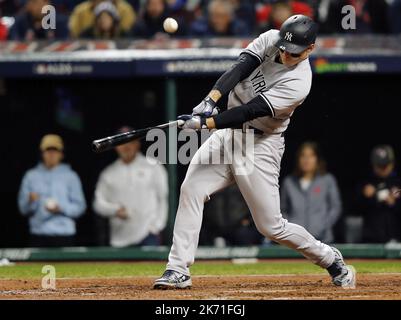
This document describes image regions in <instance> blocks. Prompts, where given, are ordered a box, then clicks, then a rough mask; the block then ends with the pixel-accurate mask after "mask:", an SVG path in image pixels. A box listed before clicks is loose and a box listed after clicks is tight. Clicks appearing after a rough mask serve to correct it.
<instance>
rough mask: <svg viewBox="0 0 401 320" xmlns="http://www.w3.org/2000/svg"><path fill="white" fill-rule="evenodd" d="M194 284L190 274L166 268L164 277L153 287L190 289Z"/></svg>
mask: <svg viewBox="0 0 401 320" xmlns="http://www.w3.org/2000/svg"><path fill="white" fill-rule="evenodd" d="M191 286H192V280H191V277H190V276H186V275H185V274H182V273H180V272H178V271H174V270H166V271H165V272H164V273H163V275H162V277H161V278H159V279H157V280H156V281H155V283H154V284H153V289H189V288H191Z"/></svg>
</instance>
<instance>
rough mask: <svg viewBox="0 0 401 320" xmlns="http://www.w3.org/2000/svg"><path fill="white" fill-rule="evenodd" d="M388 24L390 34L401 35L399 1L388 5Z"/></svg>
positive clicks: (400, 1)
mask: <svg viewBox="0 0 401 320" xmlns="http://www.w3.org/2000/svg"><path fill="white" fill-rule="evenodd" d="M388 12H389V24H390V31H391V32H392V33H401V0H392V1H390V3H389V10H388Z"/></svg>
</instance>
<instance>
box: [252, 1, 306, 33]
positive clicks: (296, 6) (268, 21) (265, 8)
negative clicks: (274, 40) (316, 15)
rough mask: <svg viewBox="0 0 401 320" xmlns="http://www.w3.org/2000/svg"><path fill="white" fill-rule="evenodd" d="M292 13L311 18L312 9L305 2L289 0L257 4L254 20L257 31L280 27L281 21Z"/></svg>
mask: <svg viewBox="0 0 401 320" xmlns="http://www.w3.org/2000/svg"><path fill="white" fill-rule="evenodd" d="M294 14H303V15H305V16H308V17H311V18H313V9H312V7H311V6H310V5H309V4H307V3H304V2H301V1H291V0H275V1H273V3H272V4H265V5H260V6H257V9H256V21H257V24H258V29H259V33H262V32H265V31H267V30H270V29H280V28H281V25H282V24H283V22H284V21H285V20H287V18H289V17H290V16H292V15H294Z"/></svg>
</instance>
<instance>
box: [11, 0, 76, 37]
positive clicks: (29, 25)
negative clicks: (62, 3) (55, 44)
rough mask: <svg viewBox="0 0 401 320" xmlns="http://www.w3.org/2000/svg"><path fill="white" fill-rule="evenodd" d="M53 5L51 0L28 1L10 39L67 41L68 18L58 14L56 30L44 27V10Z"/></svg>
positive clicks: (12, 28)
mask: <svg viewBox="0 0 401 320" xmlns="http://www.w3.org/2000/svg"><path fill="white" fill-rule="evenodd" d="M49 4H51V2H50V1H49V0H27V1H26V4H25V6H24V7H23V10H22V12H21V13H19V14H18V15H17V16H16V17H15V23H14V24H13V26H12V27H11V29H10V31H9V39H11V40H25V41H32V40H38V39H48V40H51V39H65V38H67V37H68V28H67V17H65V16H64V15H62V14H60V13H57V14H56V29H54V30H53V29H44V28H43V27H42V19H43V17H44V16H45V15H44V14H42V8H43V7H44V6H46V5H49Z"/></svg>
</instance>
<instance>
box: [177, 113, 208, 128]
mask: <svg viewBox="0 0 401 320" xmlns="http://www.w3.org/2000/svg"><path fill="white" fill-rule="evenodd" d="M177 120H184V121H185V122H184V123H183V124H181V125H179V127H180V128H181V129H193V130H200V129H202V125H203V126H204V128H205V129H206V125H205V124H204V123H205V118H204V117H201V116H193V115H191V114H183V115H180V116H178V118H177Z"/></svg>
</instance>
